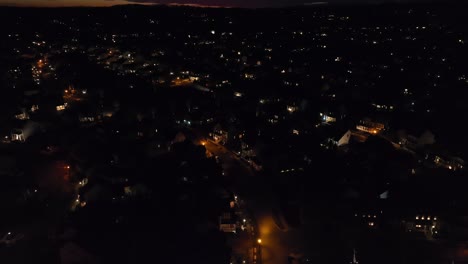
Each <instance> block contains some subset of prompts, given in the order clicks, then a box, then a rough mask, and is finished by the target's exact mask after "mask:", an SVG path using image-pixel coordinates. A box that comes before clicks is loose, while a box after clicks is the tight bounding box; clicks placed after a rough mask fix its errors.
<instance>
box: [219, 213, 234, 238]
mask: <svg viewBox="0 0 468 264" xmlns="http://www.w3.org/2000/svg"><path fill="white" fill-rule="evenodd" d="M236 228H237V224H236V220H235V215H234V214H233V213H232V212H224V213H222V214H221V216H220V217H219V230H221V231H223V232H225V233H235V232H236Z"/></svg>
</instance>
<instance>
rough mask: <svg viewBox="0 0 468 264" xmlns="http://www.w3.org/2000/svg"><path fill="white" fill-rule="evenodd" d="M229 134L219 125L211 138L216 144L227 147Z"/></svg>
mask: <svg viewBox="0 0 468 264" xmlns="http://www.w3.org/2000/svg"><path fill="white" fill-rule="evenodd" d="M228 135H229V134H228V132H227V131H226V130H224V129H223V128H222V127H221V125H220V124H217V125H216V126H215V127H214V128H213V132H212V133H210V136H211V138H212V139H213V140H214V142H216V143H218V144H223V145H225V144H226V143H227V141H228Z"/></svg>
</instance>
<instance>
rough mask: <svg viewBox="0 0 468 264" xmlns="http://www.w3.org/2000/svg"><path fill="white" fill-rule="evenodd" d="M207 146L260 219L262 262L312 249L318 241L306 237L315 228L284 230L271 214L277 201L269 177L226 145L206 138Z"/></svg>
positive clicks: (272, 263)
mask: <svg viewBox="0 0 468 264" xmlns="http://www.w3.org/2000/svg"><path fill="white" fill-rule="evenodd" d="M205 147H206V149H207V150H208V151H209V152H211V153H213V154H214V155H216V156H218V157H219V158H220V159H221V160H222V162H223V169H224V172H225V177H226V178H227V180H228V182H229V183H230V184H231V186H232V188H233V190H234V191H235V192H237V194H238V195H239V196H240V197H241V198H242V199H243V200H244V201H245V202H246V205H247V207H248V208H249V209H250V210H251V212H252V214H253V216H254V218H255V220H256V221H257V225H258V228H259V234H260V235H259V237H260V238H261V247H262V250H261V253H262V258H261V262H259V263H263V264H285V263H287V262H288V261H287V257H288V255H289V254H290V253H291V252H294V251H299V252H302V251H303V250H307V252H310V251H311V250H313V249H314V248H315V244H316V242H314V241H307V240H306V239H305V236H306V235H305V234H306V233H308V234H310V236H309V238H310V239H313V238H314V237H313V236H312V235H311V234H312V233H313V232H314V230H312V229H311V230H307V227H302V228H300V229H287V228H283V230H281V229H280V228H279V227H278V226H277V224H276V223H275V220H273V213H272V212H273V208H274V206H275V204H276V202H275V200H274V196H273V194H272V192H271V188H270V184H269V183H268V179H266V176H261V175H259V174H256V173H254V171H253V170H252V169H251V168H250V166H249V165H248V164H246V163H245V162H243V161H241V160H239V159H238V158H237V156H236V155H234V154H233V153H232V152H230V151H228V150H227V149H226V148H225V147H223V146H220V145H217V144H214V143H213V142H210V141H207V142H206V144H205ZM312 222H313V221H312ZM303 245H307V247H308V248H307V249H306V248H304V247H303Z"/></svg>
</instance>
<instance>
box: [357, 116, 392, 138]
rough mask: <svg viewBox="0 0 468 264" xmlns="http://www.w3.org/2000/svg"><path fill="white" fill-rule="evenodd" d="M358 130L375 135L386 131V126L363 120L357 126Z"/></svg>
mask: <svg viewBox="0 0 468 264" xmlns="http://www.w3.org/2000/svg"><path fill="white" fill-rule="evenodd" d="M356 129H357V130H359V131H363V132H367V133H369V134H374V135H375V134H379V133H380V132H382V131H383V130H384V129H385V125H384V124H382V123H378V122H373V121H370V120H369V119H363V120H361V121H360V122H359V124H358V125H356Z"/></svg>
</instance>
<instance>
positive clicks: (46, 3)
mask: <svg viewBox="0 0 468 264" xmlns="http://www.w3.org/2000/svg"><path fill="white" fill-rule="evenodd" d="M127 4H134V3H131V2H128V1H126V0H115V1H108V0H107V1H106V0H99V1H97V0H66V1H65V0H57V1H50V0H21V1H15V0H0V6H19V7H80V6H89V7H108V6H114V5H127ZM139 4H141V5H151V4H145V3H139Z"/></svg>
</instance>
